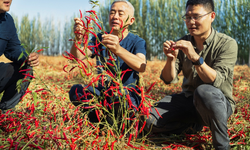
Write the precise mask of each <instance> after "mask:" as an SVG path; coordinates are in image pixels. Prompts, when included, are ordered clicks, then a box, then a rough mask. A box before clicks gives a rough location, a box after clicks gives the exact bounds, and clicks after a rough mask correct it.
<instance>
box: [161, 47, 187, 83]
mask: <svg viewBox="0 0 250 150" xmlns="http://www.w3.org/2000/svg"><path fill="white" fill-rule="evenodd" d="M181 68H182V67H181V63H180V51H179V54H178V57H177V59H176V61H175V73H176V76H175V78H174V79H173V80H172V81H170V82H167V81H165V80H164V79H163V77H162V73H161V75H160V79H161V80H162V81H163V82H164V83H165V84H171V83H177V82H178V81H179V78H178V74H179V73H180V71H181Z"/></svg>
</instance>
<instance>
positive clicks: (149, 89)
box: [145, 81, 156, 94]
mask: <svg viewBox="0 0 250 150" xmlns="http://www.w3.org/2000/svg"><path fill="white" fill-rule="evenodd" d="M155 84H156V81H155V82H154V83H153V84H152V85H151V86H150V87H149V88H148V90H147V91H146V92H145V94H146V93H149V92H150V91H151V89H152V88H153V86H154V85H155Z"/></svg>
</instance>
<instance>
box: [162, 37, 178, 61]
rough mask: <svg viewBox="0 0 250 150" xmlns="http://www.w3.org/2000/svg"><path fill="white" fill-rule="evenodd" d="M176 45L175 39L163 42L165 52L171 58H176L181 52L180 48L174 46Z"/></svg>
mask: <svg viewBox="0 0 250 150" xmlns="http://www.w3.org/2000/svg"><path fill="white" fill-rule="evenodd" d="M174 45H175V42H174V41H166V42H164V43H163V52H164V54H165V55H166V56H167V57H168V58H170V59H176V58H177V55H178V52H179V50H177V49H174V48H173V46H174Z"/></svg>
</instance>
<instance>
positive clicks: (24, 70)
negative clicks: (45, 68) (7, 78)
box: [19, 69, 31, 72]
mask: <svg viewBox="0 0 250 150" xmlns="http://www.w3.org/2000/svg"><path fill="white" fill-rule="evenodd" d="M30 70H31V69H23V70H20V71H19V72H26V71H30Z"/></svg>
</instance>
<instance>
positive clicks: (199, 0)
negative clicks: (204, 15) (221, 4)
mask: <svg viewBox="0 0 250 150" xmlns="http://www.w3.org/2000/svg"><path fill="white" fill-rule="evenodd" d="M188 5H203V7H204V8H205V9H206V10H208V11H214V1H213V0H188V1H187V4H186V9H187V7H188Z"/></svg>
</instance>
